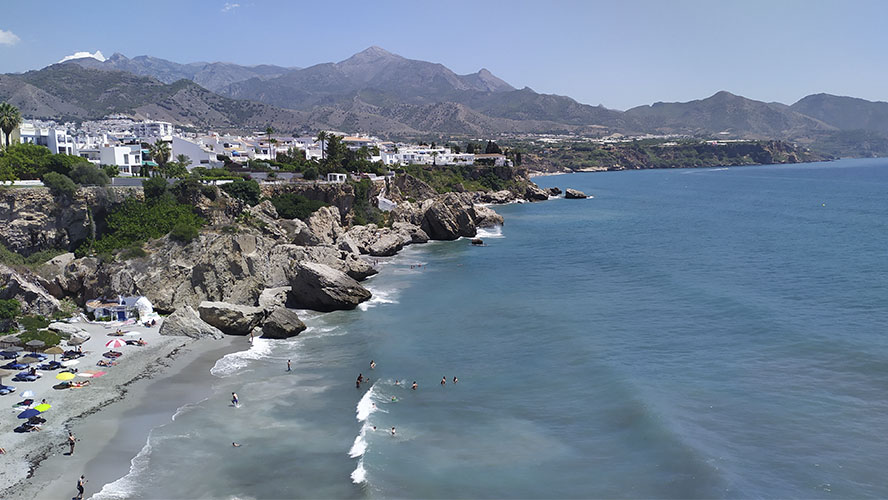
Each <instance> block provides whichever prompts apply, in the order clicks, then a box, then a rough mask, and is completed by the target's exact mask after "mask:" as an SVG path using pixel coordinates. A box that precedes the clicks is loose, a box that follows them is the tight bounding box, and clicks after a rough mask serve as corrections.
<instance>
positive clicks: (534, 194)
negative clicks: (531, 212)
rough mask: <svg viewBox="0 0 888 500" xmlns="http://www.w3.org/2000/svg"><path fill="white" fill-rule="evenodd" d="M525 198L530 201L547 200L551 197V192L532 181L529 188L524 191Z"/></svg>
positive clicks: (528, 185)
mask: <svg viewBox="0 0 888 500" xmlns="http://www.w3.org/2000/svg"><path fill="white" fill-rule="evenodd" d="M524 199H525V200H528V201H545V200H548V199H549V193H547V192H545V191H543V190H542V189H540V187H539V186H537V185H536V184H534V183H532V182H530V183H528V184H527V188H526V189H525V191H524Z"/></svg>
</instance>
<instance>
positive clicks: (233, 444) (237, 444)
mask: <svg viewBox="0 0 888 500" xmlns="http://www.w3.org/2000/svg"><path fill="white" fill-rule="evenodd" d="M231 446H234V447H235V448H239V447H240V443H231Z"/></svg>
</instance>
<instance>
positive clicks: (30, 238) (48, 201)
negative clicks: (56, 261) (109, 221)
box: [0, 187, 142, 255]
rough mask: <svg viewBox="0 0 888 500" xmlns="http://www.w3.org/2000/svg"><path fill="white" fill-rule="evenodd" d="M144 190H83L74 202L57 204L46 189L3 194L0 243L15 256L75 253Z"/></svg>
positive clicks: (9, 190)
mask: <svg viewBox="0 0 888 500" xmlns="http://www.w3.org/2000/svg"><path fill="white" fill-rule="evenodd" d="M141 196H142V189H141V188H126V187H114V188H98V187H90V188H81V189H79V190H78V191H77V194H76V195H75V196H74V198H73V199H71V200H65V201H64V202H61V200H56V199H55V198H54V197H53V196H52V194H50V192H49V190H48V189H45V188H17V189H6V190H2V191H0V243H2V244H3V245H4V246H6V248H8V249H10V250H12V251H13V252H16V253H20V254H22V255H31V254H32V253H34V252H37V251H40V250H46V249H50V248H64V249H68V250H73V249H74V247H75V246H76V245H77V244H78V243H79V242H81V241H84V240H86V239H87V238H89V237H90V236H92V235H93V234H95V232H96V231H97V230H98V231H101V230H102V229H103V228H102V227H101V224H102V223H103V221H104V219H105V215H106V213H107V212H108V211H109V210H110V209H111V208H112V207H114V206H115V205H118V204H120V203H122V202H123V201H124V200H126V199H127V198H129V197H141Z"/></svg>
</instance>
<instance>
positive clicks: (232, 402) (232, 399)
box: [231, 392, 238, 406]
mask: <svg viewBox="0 0 888 500" xmlns="http://www.w3.org/2000/svg"><path fill="white" fill-rule="evenodd" d="M231 404H233V405H234V406H238V401H237V393H236V392H232V393H231Z"/></svg>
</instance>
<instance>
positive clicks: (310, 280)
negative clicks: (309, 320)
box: [290, 262, 371, 312]
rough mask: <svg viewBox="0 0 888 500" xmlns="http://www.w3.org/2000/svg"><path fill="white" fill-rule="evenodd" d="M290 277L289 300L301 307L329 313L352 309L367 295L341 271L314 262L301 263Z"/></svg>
mask: <svg viewBox="0 0 888 500" xmlns="http://www.w3.org/2000/svg"><path fill="white" fill-rule="evenodd" d="M292 271H293V273H292V274H291V276H290V287H291V290H290V301H291V303H292V304H293V305H294V306H296V307H300V308H306V309H313V310H315V311H322V312H329V311H335V310H339V309H354V308H355V307H357V305H358V304H360V303H361V302H364V301H365V300H368V299H369V298H370V297H371V294H370V292H369V291H368V290H367V289H366V288H364V287H362V286H361V285H360V284H359V283H358V282H357V281H355V280H354V279H352V278H350V277H349V276H348V275H346V274H345V273H343V272H342V271H337V270H336V269H333V268H332V267H330V266H325V265H324V264H317V263H314V262H300V263H297V264H296V265H295V266H294V267H293V270H292Z"/></svg>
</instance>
